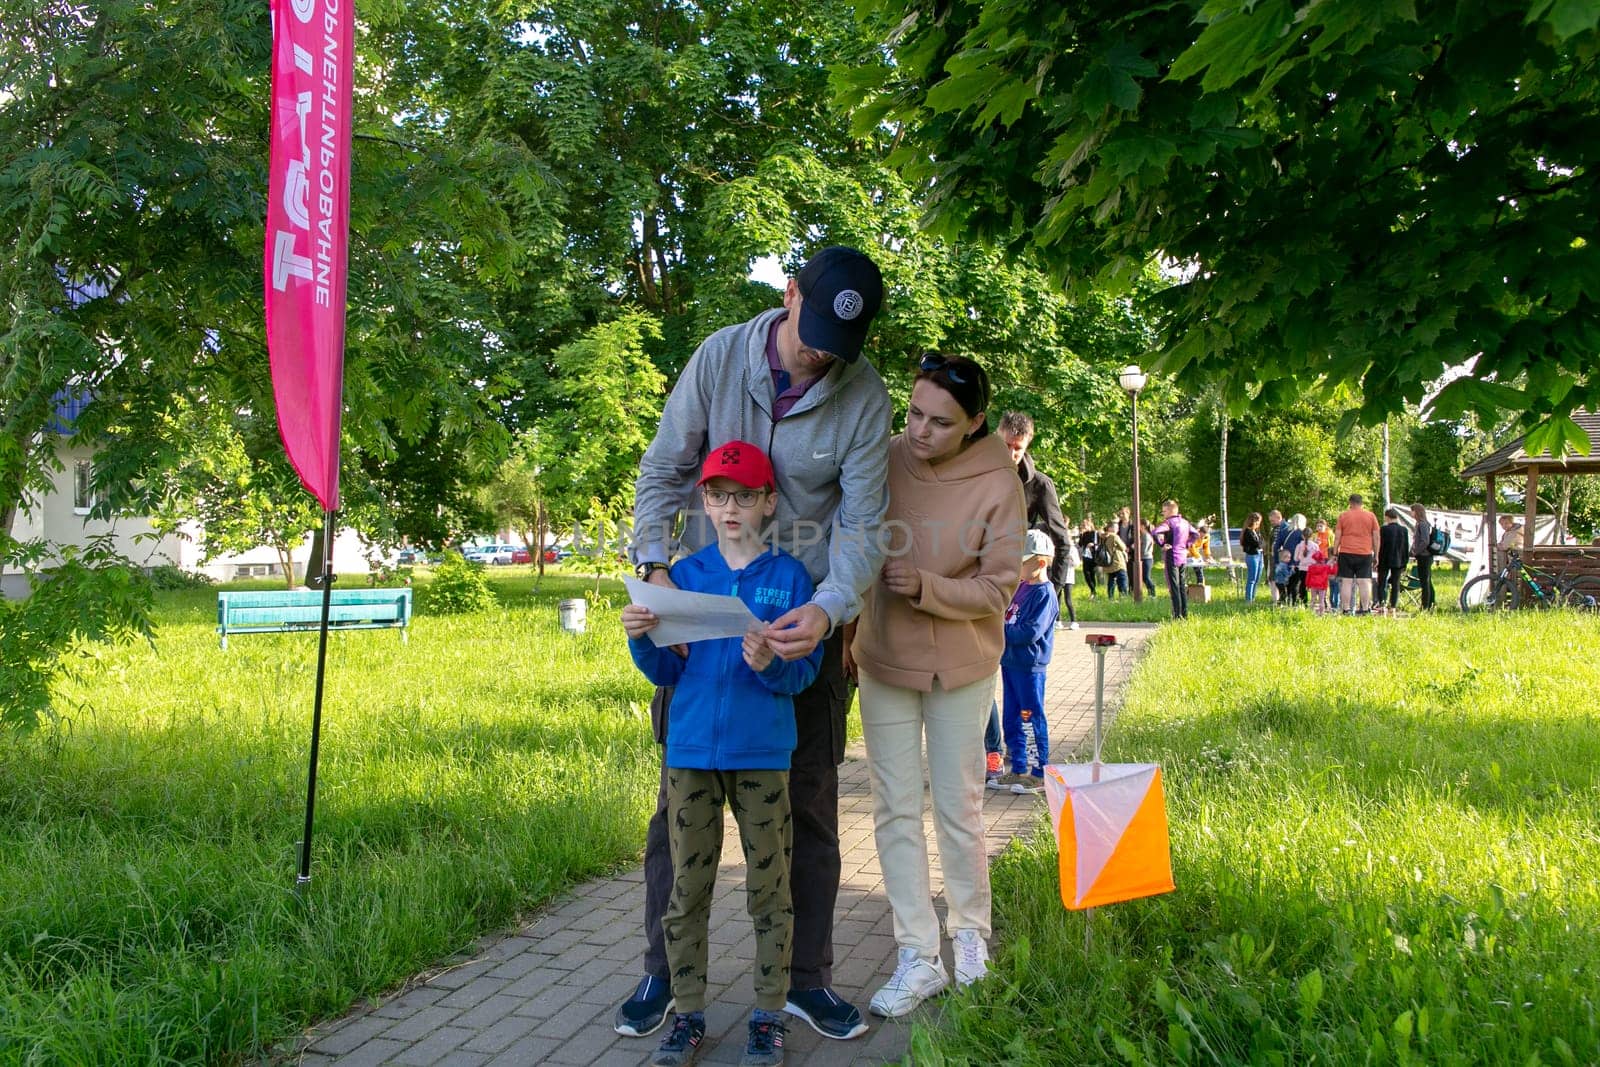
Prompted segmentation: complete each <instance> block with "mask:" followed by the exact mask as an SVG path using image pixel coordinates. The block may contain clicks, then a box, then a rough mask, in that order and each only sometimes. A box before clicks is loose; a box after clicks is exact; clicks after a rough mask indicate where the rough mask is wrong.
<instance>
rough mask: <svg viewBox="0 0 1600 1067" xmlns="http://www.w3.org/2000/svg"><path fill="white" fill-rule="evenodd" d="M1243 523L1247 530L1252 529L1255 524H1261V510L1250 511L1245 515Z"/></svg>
mask: <svg viewBox="0 0 1600 1067" xmlns="http://www.w3.org/2000/svg"><path fill="white" fill-rule="evenodd" d="M1244 525H1245V528H1246V529H1248V530H1253V529H1255V528H1256V527H1257V526H1259V525H1261V512H1259V511H1252V512H1251V513H1250V514H1249V515H1248V516H1246V517H1245V520H1244Z"/></svg>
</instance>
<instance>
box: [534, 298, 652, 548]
mask: <svg viewBox="0 0 1600 1067" xmlns="http://www.w3.org/2000/svg"><path fill="white" fill-rule="evenodd" d="M652 338H654V339H659V338H660V328H659V327H658V326H657V325H656V320H655V319H653V318H651V317H650V316H648V315H646V314H644V313H643V312H637V311H636V312H630V313H627V314H624V315H622V316H621V317H620V318H618V319H616V320H615V321H612V322H608V323H603V324H601V325H599V326H596V327H594V328H593V329H592V330H590V331H589V332H588V333H586V334H584V335H583V337H581V338H579V339H578V340H576V341H573V342H572V343H571V344H567V345H563V346H562V347H561V348H559V349H557V351H556V353H555V357H554V360H553V362H554V364H555V367H556V369H557V372H558V376H557V378H556V388H557V391H558V395H559V396H560V398H561V404H560V405H559V406H558V407H557V408H556V410H555V411H553V412H552V413H551V414H550V415H549V416H547V417H546V418H544V419H542V420H541V421H540V422H539V424H538V426H537V427H536V432H535V435H534V449H533V452H532V459H533V464H534V466H535V467H536V469H537V471H538V475H537V477H538V483H539V492H540V498H541V501H542V503H543V505H544V510H545V513H546V515H547V516H548V518H549V521H550V522H551V524H552V525H554V526H560V527H565V526H570V525H573V524H575V523H577V522H579V521H581V520H583V519H584V518H586V517H588V516H589V515H591V514H592V513H594V512H596V511H597V510H598V511H600V512H602V513H604V512H608V511H609V510H611V509H614V508H618V507H620V508H623V509H629V510H631V507H632V504H633V481H634V476H635V475H636V473H637V472H638V469H639V460H640V458H641V457H642V456H643V455H644V450H645V449H646V448H647V447H648V446H649V444H650V438H651V437H652V436H653V435H654V434H655V429H656V424H657V423H658V422H659V421H660V419H661V409H662V406H663V403H664V401H665V394H666V378H665V377H664V376H663V375H662V374H661V372H660V371H658V370H657V369H656V367H655V364H654V363H652V362H651V361H650V356H649V354H648V353H647V352H646V351H645V348H644V346H645V342H646V340H647V339H652Z"/></svg>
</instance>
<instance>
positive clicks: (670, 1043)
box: [650, 1014, 706, 1067]
mask: <svg viewBox="0 0 1600 1067" xmlns="http://www.w3.org/2000/svg"><path fill="white" fill-rule="evenodd" d="M705 1039H706V1017H705V1016H704V1015H698V1014H697V1015H674V1016H673V1017H672V1029H671V1030H668V1031H667V1036H666V1037H664V1038H662V1039H661V1044H660V1046H659V1047H658V1048H657V1049H656V1054H655V1055H654V1056H651V1057H650V1067H684V1064H688V1063H693V1062H694V1054H695V1053H696V1052H698V1051H699V1050H700V1042H702V1041H704V1040H705Z"/></svg>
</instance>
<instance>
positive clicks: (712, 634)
mask: <svg viewBox="0 0 1600 1067" xmlns="http://www.w3.org/2000/svg"><path fill="white" fill-rule="evenodd" d="M623 581H624V583H625V584H626V585H627V587H628V596H629V597H631V598H632V600H633V603H635V604H638V605H639V606H640V607H645V608H649V609H650V610H651V611H653V612H655V613H656V618H658V619H660V620H661V621H660V622H659V623H657V624H656V628H655V629H654V630H651V631H650V632H649V633H648V634H646V635H645V636H646V637H648V638H650V640H651V642H652V643H653V644H654V645H655V646H656V647H657V648H664V647H666V646H667V645H686V644H689V643H690V642H692V641H712V640H715V639H717V638H719V637H743V636H744V635H745V633H746V632H747V631H749V630H750V629H752V628H755V629H759V628H761V627H762V626H764V625H765V624H764V623H763V622H762V621H761V620H760V619H758V618H756V617H755V613H754V612H752V611H751V610H750V608H749V607H748V606H747V605H746V604H745V602H744V601H742V600H740V599H739V598H738V597H736V596H718V595H716V594H715V593H691V592H689V591H688V590H685V589H667V588H665V587H663V586H659V585H652V584H651V583H650V582H641V581H640V580H639V579H637V578H625V579H623Z"/></svg>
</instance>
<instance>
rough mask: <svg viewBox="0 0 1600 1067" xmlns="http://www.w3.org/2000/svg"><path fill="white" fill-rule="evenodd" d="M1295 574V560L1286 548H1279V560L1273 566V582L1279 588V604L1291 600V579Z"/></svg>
mask: <svg viewBox="0 0 1600 1067" xmlns="http://www.w3.org/2000/svg"><path fill="white" fill-rule="evenodd" d="M1293 575H1294V561H1293V560H1292V559H1291V558H1290V557H1289V553H1288V551H1287V550H1285V549H1281V548H1280V549H1279V550H1278V562H1277V563H1276V564H1274V565H1273V568H1272V584H1273V585H1274V586H1275V587H1276V588H1277V590H1278V600H1277V602H1278V603H1279V604H1287V603H1288V602H1289V579H1290V578H1291V577H1292V576H1293Z"/></svg>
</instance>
